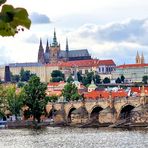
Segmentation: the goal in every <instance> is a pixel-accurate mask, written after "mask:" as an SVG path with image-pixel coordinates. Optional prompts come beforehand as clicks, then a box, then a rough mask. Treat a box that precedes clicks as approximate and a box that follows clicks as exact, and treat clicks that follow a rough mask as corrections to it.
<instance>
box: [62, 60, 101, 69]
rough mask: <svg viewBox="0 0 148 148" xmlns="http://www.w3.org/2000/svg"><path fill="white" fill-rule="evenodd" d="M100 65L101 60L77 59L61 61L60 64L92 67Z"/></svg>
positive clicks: (63, 65)
mask: <svg viewBox="0 0 148 148" xmlns="http://www.w3.org/2000/svg"><path fill="white" fill-rule="evenodd" d="M97 65H99V60H77V61H68V62H61V63H60V64H59V66H61V67H75V66H78V67H91V66H97Z"/></svg>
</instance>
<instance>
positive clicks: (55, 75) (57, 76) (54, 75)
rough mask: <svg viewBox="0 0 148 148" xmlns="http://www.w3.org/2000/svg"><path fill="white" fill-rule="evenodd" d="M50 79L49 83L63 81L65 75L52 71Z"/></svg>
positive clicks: (58, 71)
mask: <svg viewBox="0 0 148 148" xmlns="http://www.w3.org/2000/svg"><path fill="white" fill-rule="evenodd" d="M51 77H52V78H51V82H60V81H64V80H65V75H64V74H63V73H62V72H61V71H60V70H53V71H52V73H51Z"/></svg>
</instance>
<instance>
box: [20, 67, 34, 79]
mask: <svg viewBox="0 0 148 148" xmlns="http://www.w3.org/2000/svg"><path fill="white" fill-rule="evenodd" d="M33 75H35V74H32V73H31V72H30V71H29V70H24V69H23V68H21V71H20V81H22V82H28V80H29V79H30V77H32V76H33Z"/></svg>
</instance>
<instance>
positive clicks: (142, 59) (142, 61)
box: [141, 52, 144, 64]
mask: <svg viewBox="0 0 148 148" xmlns="http://www.w3.org/2000/svg"><path fill="white" fill-rule="evenodd" d="M141 64H144V55H143V52H142V55H141Z"/></svg>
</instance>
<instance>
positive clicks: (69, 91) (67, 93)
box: [62, 83, 81, 101]
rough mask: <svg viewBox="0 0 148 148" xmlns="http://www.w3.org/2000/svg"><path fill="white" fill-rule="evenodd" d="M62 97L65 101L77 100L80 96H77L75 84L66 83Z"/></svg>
mask: <svg viewBox="0 0 148 148" xmlns="http://www.w3.org/2000/svg"><path fill="white" fill-rule="evenodd" d="M62 95H63V97H64V98H65V99H66V101H70V100H73V101H74V100H79V99H80V98H81V96H80V95H79V94H78V89H77V87H76V85H75V84H73V83H67V84H66V85H65V86H64V89H63V90H62Z"/></svg>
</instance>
